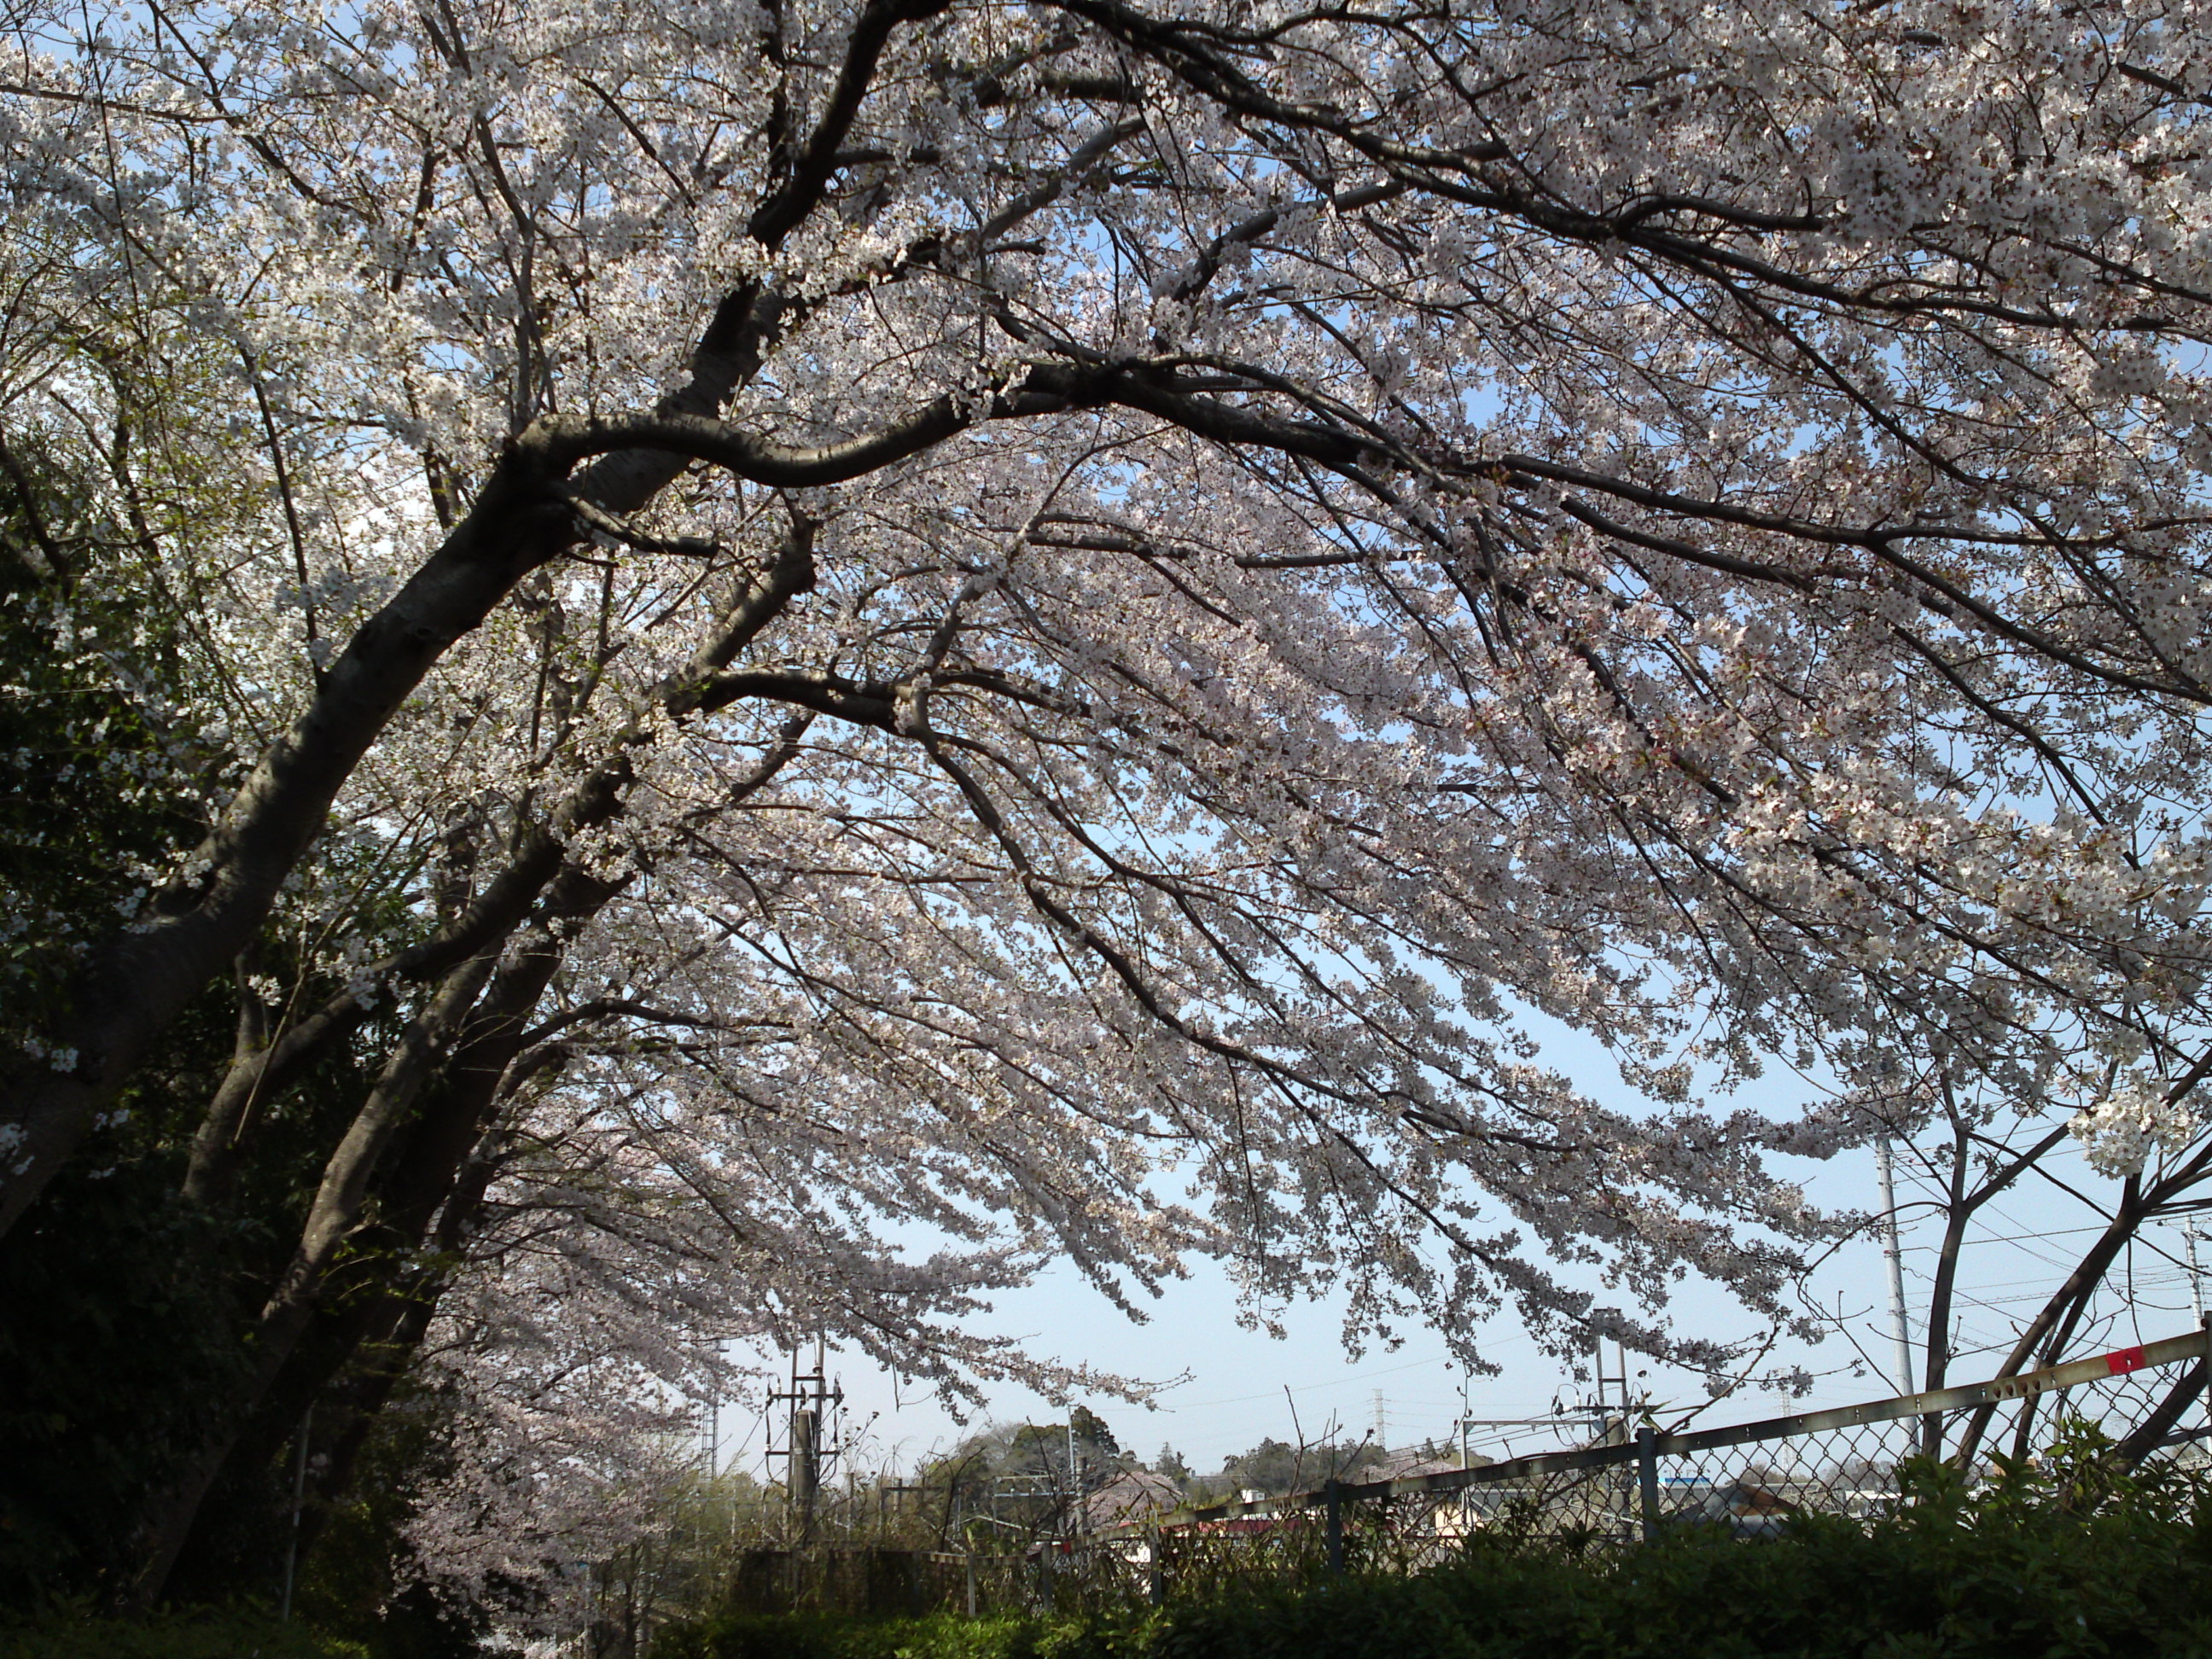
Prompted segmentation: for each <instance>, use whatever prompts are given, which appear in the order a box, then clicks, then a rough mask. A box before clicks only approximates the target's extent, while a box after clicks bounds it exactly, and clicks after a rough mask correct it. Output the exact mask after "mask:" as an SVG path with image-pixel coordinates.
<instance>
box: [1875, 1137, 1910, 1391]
mask: <svg viewBox="0 0 2212 1659" xmlns="http://www.w3.org/2000/svg"><path fill="white" fill-rule="evenodd" d="M1874 1167H1875V1172H1876V1173H1877V1174H1879V1175H1880V1176H1881V1254H1882V1256H1883V1259H1884V1260H1885V1261H1887V1263H1888V1264H1889V1333H1890V1336H1891V1339H1892V1340H1893V1341H1894V1342H1895V1343H1896V1345H1897V1391H1898V1393H1899V1394H1911V1392H1912V1340H1911V1336H1910V1335H1909V1334H1907V1328H1906V1325H1905V1252H1904V1251H1903V1250H1902V1249H1900V1248H1899V1245H1898V1242H1897V1182H1896V1178H1895V1176H1894V1174H1893V1171H1892V1170H1891V1168H1890V1161H1889V1137H1888V1136H1887V1135H1884V1136H1883V1137H1882V1138H1881V1139H1880V1140H1877V1141H1875V1144H1874Z"/></svg>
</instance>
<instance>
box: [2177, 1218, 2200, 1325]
mask: <svg viewBox="0 0 2212 1659" xmlns="http://www.w3.org/2000/svg"><path fill="white" fill-rule="evenodd" d="M2181 1236H2182V1237H2183V1238H2184V1239H2185V1240H2186V1241H2187V1242H2188V1245H2189V1311H2190V1312H2191V1313H2192V1314H2195V1315H2196V1316H2197V1323H2198V1324H2200V1325H2202V1324H2203V1322H2204V1281H2203V1279H2199V1278H2198V1277H2197V1224H2196V1223H2195V1222H2194V1221H2191V1222H2190V1223H2188V1224H2187V1225H2185V1226H2184V1227H2183V1228H2182V1230H2181Z"/></svg>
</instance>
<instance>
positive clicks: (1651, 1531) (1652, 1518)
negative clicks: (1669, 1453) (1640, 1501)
mask: <svg viewBox="0 0 2212 1659" xmlns="http://www.w3.org/2000/svg"><path fill="white" fill-rule="evenodd" d="M1636 1486H1637V1489H1638V1492H1641V1493H1642V1495H1643V1498H1644V1542H1645V1543H1647V1544H1651V1543H1656V1542H1657V1541H1658V1539H1659V1431H1658V1430H1656V1429H1655V1428H1653V1427H1652V1426H1651V1425H1650V1424H1649V1423H1646V1424H1645V1425H1644V1426H1643V1427H1642V1428H1640V1429H1638V1430H1637V1431H1636Z"/></svg>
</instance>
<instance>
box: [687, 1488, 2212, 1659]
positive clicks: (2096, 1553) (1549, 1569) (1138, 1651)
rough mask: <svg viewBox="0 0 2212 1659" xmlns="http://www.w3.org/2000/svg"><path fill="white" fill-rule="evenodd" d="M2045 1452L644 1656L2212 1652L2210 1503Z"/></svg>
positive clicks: (758, 1625) (1772, 1657)
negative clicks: (1270, 1574) (1773, 1527)
mask: <svg viewBox="0 0 2212 1659" xmlns="http://www.w3.org/2000/svg"><path fill="white" fill-rule="evenodd" d="M2058 1451H2059V1455H2056V1456H2054V1457H2051V1458H2048V1459H2045V1460H2043V1461H2042V1462H2039V1463H2037V1464H2034V1465H2026V1464H2018V1465H2015V1464H2008V1465H2005V1466H2004V1467H2003V1468H2002V1470H2001V1473H2000V1477H1999V1479H1998V1480H1997V1481H1996V1483H1995V1485H1994V1487H1993V1488H1992V1489H1990V1490H1989V1491H1985V1492H1980V1493H1977V1494H1970V1493H1969V1492H1967V1491H1966V1489H1965V1487H1964V1486H1963V1485H1962V1484H1961V1483H1960V1481H1959V1480H1958V1479H1957V1477H1955V1476H1954V1475H1950V1474H1947V1473H1945V1472H1943V1471H1940V1470H1935V1469H1927V1470H1923V1471H1921V1472H1920V1473H1919V1474H1918V1475H1917V1492H1916V1498H1917V1502H1916V1503H1915V1504H1913V1505H1912V1506H1911V1507H1910V1508H1909V1509H1907V1510H1905V1511H1904V1512H1903V1513H1902V1514H1900V1515H1899V1516H1896V1517H1894V1518H1892V1519H1889V1520H1886V1521H1882V1522H1876V1523H1875V1524H1874V1525H1872V1526H1862V1525H1861V1524H1859V1523H1857V1522H1850V1521H1847V1520H1843V1519H1838V1518H1827V1517H1819V1516H1814V1517H1807V1518H1805V1519H1803V1520H1801V1521H1799V1522H1796V1524H1794V1525H1793V1527H1792V1528H1790V1530H1789V1531H1788V1532H1787V1533H1785V1534H1783V1535H1782V1536H1779V1537H1775V1538H1769V1539H1761V1540H1757V1541H1746V1540H1740V1539H1737V1538H1735V1537H1733V1536H1730V1535H1729V1534H1728V1533H1726V1532H1725V1531H1723V1530H1721V1529H1717V1528H1685V1529H1682V1530H1680V1531H1678V1532H1676V1533H1674V1534H1672V1535H1670V1536H1668V1537H1667V1538H1665V1539H1663V1540H1662V1541H1660V1542H1658V1543H1657V1544H1655V1545H1653V1546H1651V1547H1647V1548H1641V1549H1636V1550H1631V1551H1625V1552H1620V1553H1577V1552H1576V1551H1575V1550H1573V1549H1571V1548H1564V1547H1559V1546H1557V1545H1553V1546H1549V1547H1514V1546H1511V1545H1509V1544H1505V1543H1502V1542H1488V1541H1478V1543H1477V1544H1476V1546H1475V1547H1474V1548H1473V1549H1472V1550H1471V1551H1470V1552H1469V1553H1468V1554H1467V1555H1466V1556H1465V1557H1463V1558H1462V1559H1460V1560H1459V1561H1457V1562H1455V1563H1454V1564H1453V1565H1449V1566H1447V1567H1443V1568H1439V1569H1437V1570H1435V1571H1431V1572H1428V1573H1425V1574H1424V1575H1422V1576H1420V1577H1416V1578H1412V1579H1406V1578H1395V1577H1358V1576H1354V1577H1347V1578H1345V1579H1341V1580H1338V1581H1335V1582H1333V1583H1326V1584H1323V1585H1321V1586H1319V1587H1304V1588H1301V1587H1298V1586H1296V1585H1291V1584H1277V1585H1273V1586H1269V1585H1258V1586H1252V1587H1246V1588H1241V1589H1238V1588H1232V1589H1226V1590H1224V1591H1219V1592H1217V1593H1214V1594H1211V1595H1202V1596H1196V1597H1194V1598H1192V1599H1190V1600H1188V1601H1171V1602H1170V1605H1169V1606H1168V1607H1164V1608H1162V1609H1159V1610H1158V1611H1138V1610H1131V1611H1129V1612H1127V1613H1121V1614H1113V1615H1103V1616H1094V1617H1091V1618H1086V1619H1066V1620H1037V1619H1027V1620H1025V1619H1018V1618H1015V1619H998V1620H979V1621H973V1622H971V1621H969V1620H963V1619H960V1618H957V1617H955V1616H952V1615H949V1614H946V1615H939V1616H937V1617H934V1618H930V1619H921V1620H887V1621H882V1622H874V1623H871V1622H868V1621H865V1620H850V1619H836V1618H830V1617H826V1616H823V1615H799V1614H794V1615H788V1616H782V1617H775V1616H768V1615H734V1614H732V1615H724V1616H720V1617H716V1618H708V1619H704V1620H698V1621H695V1622H693V1623H690V1624H686V1625H681V1626H672V1627H671V1628H669V1629H668V1630H666V1631H665V1632H662V1635H661V1638H660V1640H659V1644H657V1645H656V1646H655V1648H654V1650H653V1659H1689V1656H1694V1659H1939V1656H1940V1659H2098V1656H2108V1655H2109V1656H2115V1659H2117V1656H2121V1655H2125V1656H2129V1659H2145V1656H2157V1659H2190V1656H2203V1659H2212V1495H2208V1493H2207V1492H2205V1491H2204V1490H2203V1488H2202V1487H2201V1486H2197V1485H2194V1484H2191V1483H2187V1482H2184V1481H2180V1480H2166V1481H2164V1482H2151V1483H2146V1484H2142V1485H2135V1484H2130V1483H2127V1482H2115V1481H2114V1480H2112V1479H2111V1478H2110V1477H2108V1476H2106V1475H2104V1474H2101V1473H2100V1469H2101V1464H2100V1461H2099V1453H2100V1448H2098V1447H2096V1446H2094V1445H2093V1444H2082V1445H2078V1446H2075V1447H2073V1448H2071V1449H2069V1448H2064V1447H2062V1448H2060V1449H2058Z"/></svg>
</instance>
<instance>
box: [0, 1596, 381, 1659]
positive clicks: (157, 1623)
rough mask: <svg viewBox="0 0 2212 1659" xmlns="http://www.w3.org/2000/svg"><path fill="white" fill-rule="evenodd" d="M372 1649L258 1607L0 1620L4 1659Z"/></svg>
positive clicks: (194, 1658) (357, 1658) (286, 1657)
mask: <svg viewBox="0 0 2212 1659" xmlns="http://www.w3.org/2000/svg"><path fill="white" fill-rule="evenodd" d="M367 1655H368V1650H367V1649H365V1648H362V1647H360V1646H358V1645H357V1644H354V1643H351V1642H340V1641H335V1640H332V1639H331V1638H329V1637H326V1636H319V1635H318V1634H316V1633H315V1632H313V1631H311V1630H309V1629H308V1628H307V1626H305V1625H301V1624H280V1623H278V1622H277V1620H276V1618H275V1616H274V1615H272V1614H270V1613H264V1612H261V1611H259V1610H258V1609H255V1608H250V1607H239V1608H224V1609H220V1610H213V1609H201V1610H195V1611H191V1612H185V1613H161V1614H157V1615H155V1617H153V1618H150V1619H110V1618H104V1617H100V1616H98V1615H95V1614H94V1613H89V1612H88V1611H85V1610H84V1609H82V1608H67V1607H64V1608H59V1609H56V1610H54V1611H52V1612H50V1613H45V1614H43V1615H40V1616H39V1617H37V1618H33V1619H28V1620H9V1619H7V1618H5V1617H4V1616H0V1659H367Z"/></svg>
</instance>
